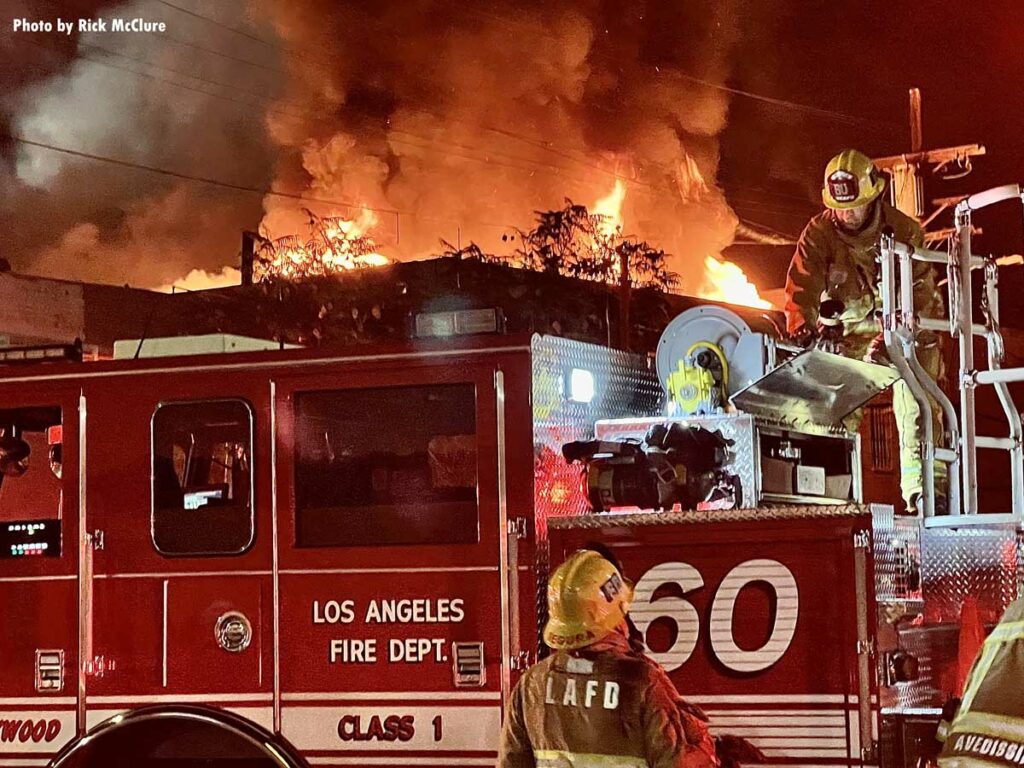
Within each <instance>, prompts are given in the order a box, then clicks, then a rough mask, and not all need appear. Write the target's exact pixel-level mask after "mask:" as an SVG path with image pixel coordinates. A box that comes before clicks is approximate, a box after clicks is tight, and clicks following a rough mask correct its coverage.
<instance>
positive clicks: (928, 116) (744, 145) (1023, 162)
mask: <svg viewBox="0 0 1024 768" xmlns="http://www.w3.org/2000/svg"><path fill="white" fill-rule="evenodd" d="M765 5H768V6H773V5H774V6H775V7H776V9H777V10H778V13H777V15H776V14H768V15H767V16H765V17H762V18H763V19H764V20H765V21H766V24H765V26H764V27H761V28H757V29H755V28H750V29H748V30H747V35H748V38H747V39H748V42H749V46H750V47H749V48H748V49H747V50H746V51H745V52H744V54H743V55H742V56H740V57H738V65H737V69H736V72H735V74H734V77H733V81H732V82H733V83H734V84H735V85H736V86H737V87H739V88H743V89H745V90H750V91H756V92H759V93H766V94H771V95H772V96H775V97H778V98H781V99H786V100H790V101H794V102H800V103H803V104H808V105H814V106H818V107H822V108H824V109H828V110H834V111H836V112H840V113H842V114H844V115H849V116H853V117H856V118H862V119H864V120H865V121H866V122H863V123H860V122H858V123H857V124H854V125H851V124H850V123H849V122H848V121H845V120H842V119H828V118H823V117H817V116H814V115H810V114H808V113H806V112H800V111H798V110H794V109H789V108H785V107H776V106H773V105H767V104H764V103H762V102H758V101H754V100H752V99H748V98H744V97H736V98H734V99H733V101H732V108H731V114H730V120H729V125H728V127H727V128H726V130H725V132H724V136H723V141H722V172H721V175H720V181H721V183H722V184H723V185H724V187H725V189H726V190H727V193H728V197H729V200H730V203H731V204H732V205H733V206H734V208H735V209H736V210H738V211H739V212H740V213H741V214H743V215H744V216H747V217H749V218H751V219H754V220H756V221H763V222H766V223H769V222H770V223H772V224H773V225H774V227H775V228H776V229H779V230H781V231H784V232H786V233H788V234H797V233H799V231H800V230H801V229H802V227H803V224H804V223H805V222H806V219H807V217H808V216H810V215H811V214H813V213H814V212H816V211H817V210H820V208H821V205H820V197H819V190H820V185H821V176H822V170H823V168H824V165H825V163H826V162H827V161H828V159H829V158H830V157H831V156H832V155H833V154H834V153H835V152H837V151H838V150H839V149H841V148H843V147H845V146H852V147H857V148H859V149H861V150H863V151H864V152H866V153H867V154H869V155H871V156H874V157H878V156H886V155H894V154H898V153H901V152H908V151H909V150H910V133H909V128H908V120H907V102H908V97H907V92H908V89H909V88H911V87H915V86H916V87H918V88H920V89H921V92H922V102H923V109H922V112H923V125H924V130H923V136H924V148H925V149H929V148H938V147H945V146H954V145H959V144H972V143H978V144H982V145H984V146H985V148H986V149H987V154H986V155H985V156H983V157H978V158H974V161H973V166H974V170H973V172H972V173H971V174H970V175H968V176H967V177H965V178H963V179H959V180H955V181H944V180H941V179H940V178H938V177H932V176H929V175H926V176H925V177H924V178H925V198H926V199H927V200H928V201H929V202H930V201H931V200H932V199H935V198H939V197H949V196H953V195H958V194H966V193H971V192H976V191H980V190H983V189H987V188H989V187H992V186H997V185H1001V184H1006V183H1011V182H1018V181H1021V180H1024V136H1022V134H1021V130H1020V126H1021V125H1024V52H1022V48H1021V44H1022V37H1021V32H1022V30H1024V3H1021V2H1018V1H1017V0H993V1H991V2H982V3H977V4H971V5H970V6H964V5H958V4H954V3H948V2H947V3H942V2H914V3H910V2H877V1H876V0H868V1H866V2H865V1H863V0H861V1H859V2H846V1H844V2H829V3H824V2H822V3H813V2H802V3H766V4H765ZM926 210H929V211H930V210H931V208H930V207H929V208H927V209H926ZM1022 220H1024V218H1022V210H1021V206H1019V205H1014V204H1012V203H1005V204H1002V205H1000V206H998V207H996V208H992V209H988V210H986V211H984V212H981V213H979V214H977V215H976V216H975V222H974V223H975V226H978V227H981V228H982V230H983V232H984V234H983V235H982V236H981V237H978V238H976V239H975V243H974V244H975V249H976V250H977V251H979V252H988V253H996V254H1012V253H1021V252H1022V248H1024V245H1022V234H1024V226H1022ZM951 222H952V214H951V213H950V212H946V213H945V214H943V215H941V216H940V217H939V218H938V219H937V220H936V222H935V223H934V224H933V225H932V226H933V228H939V227H948V226H950V225H951ZM778 250H786V249H778ZM786 261H787V258H786V255H785V254H780V255H776V256H775V257H774V261H773V263H772V264H771V265H765V273H766V274H769V275H771V276H772V277H773V278H775V279H776V280H778V279H779V277H780V275H781V273H782V272H783V271H784V269H785V263H786ZM745 266H746V263H745ZM751 271H752V272H753V271H754V268H752V269H751ZM1022 278H1024V276H1022V270H1021V269H1020V268H1014V267H1010V268H1003V269H1002V270H1001V276H1000V286H1001V290H1002V296H1003V305H1004V313H1005V314H1006V320H1007V321H1010V319H1011V312H1012V310H1013V305H1014V304H1015V303H1016V302H1014V301H1013V298H1012V297H1014V296H1018V295H1020V292H1021V290H1022V288H1024V279H1022ZM1014 319H1015V324H1017V325H1021V324H1022V322H1024V317H1018V318H1014Z"/></svg>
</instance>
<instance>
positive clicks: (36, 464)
mask: <svg viewBox="0 0 1024 768" xmlns="http://www.w3.org/2000/svg"><path fill="white" fill-rule="evenodd" d="M62 431H63V430H62V426H61V409H60V408H59V407H56V406H53V407H33V408H10V409H0V558H23V557H40V556H41V557H60V545H61V535H60V525H61V515H62V512H63V509H62V501H63V498H64V497H63V486H62V481H61V474H62V469H63V456H62Z"/></svg>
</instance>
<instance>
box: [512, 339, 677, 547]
mask: <svg viewBox="0 0 1024 768" xmlns="http://www.w3.org/2000/svg"><path fill="white" fill-rule="evenodd" d="M532 352H533V448H534V470H535V473H534V477H535V480H534V502H535V506H534V508H535V510H536V516H537V526H538V533H537V535H538V537H542V538H543V537H546V532H545V526H546V522H547V519H548V518H549V517H564V516H566V515H580V514H583V513H585V512H588V511H589V510H590V506H589V504H588V503H587V499H586V496H585V495H584V493H583V489H582V485H581V472H580V468H579V467H578V466H570V465H569V464H567V463H566V461H565V459H564V458H563V457H562V446H563V445H564V444H565V443H568V442H570V441H572V440H589V439H592V438H593V437H594V424H595V423H596V422H597V421H599V420H602V419H621V418H626V417H643V416H656V415H658V414H659V413H662V412H663V409H664V404H665V394H664V391H663V390H662V387H661V385H660V384H659V383H658V377H657V374H655V373H654V371H653V370H652V369H651V368H650V367H649V366H648V364H647V359H646V358H645V357H643V356H641V355H632V354H628V353H626V352H621V351H619V350H615V349H608V348H607V347H600V346H597V345H595V344H586V343H584V342H581V341H573V340H572V339H563V338H561V337H558V336H534V338H533V343H532ZM574 369H579V370H584V371H588V372H589V373H590V374H591V375H592V376H593V381H594V393H593V398H592V399H591V401H590V402H588V403H583V402H576V401H574V400H572V399H571V398H570V397H569V386H568V381H569V377H570V376H571V374H572V371H573V370H574Z"/></svg>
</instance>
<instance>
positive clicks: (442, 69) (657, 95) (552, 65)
mask: <svg viewBox="0 0 1024 768" xmlns="http://www.w3.org/2000/svg"><path fill="white" fill-rule="evenodd" d="M904 5H905V7H904ZM174 6H178V7H177V8H176V7H174ZM945 6H947V4H946V3H940V2H931V3H927V2H920V3H913V4H903V5H900V6H896V5H895V4H893V3H882V2H877V1H876V0H838V1H837V2H833V3H819V2H811V0H805V1H803V2H801V1H800V0H785V1H784V2H783V1H776V2H772V1H771V0H768V1H762V0H717V1H715V0H706V1H705V0H702V1H701V2H692V1H690V0H647V1H646V2H644V1H639V2H638V1H629V0H567V1H566V2H558V3H551V2H541V0H532V1H531V0H516V1H515V2H494V1H486V0H470V1H469V2H465V1H464V0H402V1H401V2H399V1H397V0H393V1H390V2H381V1H380V0H355V1H353V0H343V1H341V2H338V1H336V0H218V2H216V3H211V2H200V1H199V0H173V2H161V1H160V0H133V1H132V2H128V3H98V2H94V1H93V2H90V1H89V0H81V1H80V2H70V1H68V0H64V1H63V2H62V1H61V0H6V2H5V8H4V10H5V13H4V14H3V18H2V19H0V24H2V25H3V29H2V32H0V77H2V91H0V133H12V134H15V135H18V136H21V137H23V138H26V139H30V140H33V141H38V142H41V143H47V144H52V145H56V146H60V147H65V148H68V149H74V150H78V151H82V152H86V153H91V154H95V155H102V156H105V157H111V158H117V159H119V160H124V161H128V162H130V163H136V164H141V165H146V166H150V167H153V168H160V169H167V170H172V171H174V172H176V173H180V174H184V175H190V176H198V177H203V178H209V179H216V180H219V181H221V182H226V183H229V184H232V185H236V186H240V187H250V188H256V189H260V188H264V189H265V188H270V187H272V188H274V189H276V190H280V191H283V192H286V193H292V194H300V193H301V194H304V195H307V196H309V197H315V198H318V199H322V200H336V201H342V202H352V203H356V204H359V205H366V206H370V207H372V208H375V209H378V212H377V214H376V215H377V219H378V224H377V226H376V228H375V229H374V232H373V234H374V235H375V236H376V237H377V239H378V240H379V241H380V242H381V243H382V244H383V247H382V250H383V251H384V252H385V253H387V254H388V255H391V256H395V257H402V258H415V257H421V256H425V255H428V254H430V253H432V252H437V250H438V248H439V245H438V242H439V240H440V239H441V238H444V239H446V240H448V241H450V242H453V243H460V242H461V244H463V245H465V244H466V243H468V242H469V241H470V240H475V241H476V242H478V243H479V244H480V245H481V246H483V247H484V248H485V249H488V250H492V251H498V252H501V251H502V250H503V249H504V250H507V249H508V248H510V247H511V246H510V244H509V243H508V242H507V241H503V239H502V236H503V235H508V234H510V233H511V232H512V231H513V228H514V227H517V226H518V227H526V226H528V225H529V224H530V221H531V218H532V212H533V211H535V210H538V209H550V208H555V207H559V206H560V205H561V204H562V201H563V199H564V198H565V197H570V198H572V199H573V200H574V201H576V202H582V203H588V204H590V203H593V202H594V201H596V200H597V199H598V198H599V197H602V196H604V195H606V194H607V193H608V192H609V191H610V190H611V189H612V187H613V185H614V183H615V181H616V179H621V180H623V181H625V183H626V186H627V194H626V201H625V210H624V214H625V231H626V233H627V234H634V235H637V236H640V237H643V238H645V239H648V240H650V241H651V242H652V243H655V244H657V245H659V246H660V247H663V248H665V249H666V250H668V251H669V252H670V253H672V254H674V257H675V262H674V266H675V268H676V269H677V271H679V272H680V273H681V274H682V277H683V289H684V290H686V289H687V287H689V288H690V289H691V290H692V289H693V288H694V285H695V283H696V282H697V281H698V279H699V278H698V273H699V270H700V265H701V264H702V262H703V256H704V255H705V254H708V253H717V252H719V251H720V250H721V249H722V248H723V247H725V246H726V245H728V244H729V243H730V242H732V240H733V238H734V236H735V228H736V223H737V220H738V218H740V219H743V220H744V221H746V222H752V223H754V224H761V225H764V226H766V227H768V228H772V229H775V230H780V231H782V232H785V233H787V234H790V235H795V234H796V233H798V232H799V230H800V229H801V227H802V225H803V223H804V221H805V219H806V218H807V217H808V216H809V215H811V214H812V213H813V212H814V211H815V209H816V208H817V207H818V206H819V203H818V202H817V199H816V198H817V194H818V192H817V191H818V189H819V186H820V173H821V167H822V165H823V163H824V162H825V161H826V160H827V158H828V157H829V156H830V155H831V154H833V153H834V152H835V151H837V150H839V149H841V148H842V147H843V146H845V145H854V146H861V147H862V148H864V149H865V150H866V151H867V152H869V153H871V154H876V155H879V154H892V153H896V152H899V151H905V150H906V149H907V148H908V147H907V142H908V139H907V130H906V128H905V127H904V126H905V121H906V118H905V101H906V90H907V88H908V87H910V86H912V85H919V86H921V87H922V89H923V90H924V104H925V141H926V144H927V145H936V144H939V143H956V144H959V143H967V142H975V141H976V142H981V143H985V144H987V145H988V147H989V151H990V156H989V157H986V158H980V159H978V160H977V161H976V165H977V167H978V171H977V172H976V173H975V174H974V175H972V176H970V177H968V178H966V179H964V180H961V181H958V182H939V181H934V180H929V182H928V183H929V187H928V194H929V196H930V197H939V196H945V195H950V194H954V193H956V192H959V191H961V190H964V191H966V190H973V189H979V188H982V187H984V186H987V185H990V184H994V183H1002V182H1005V181H1009V180H1020V179H1022V178H1024V149H1022V148H1021V143H1020V142H1019V141H1017V140H1016V136H1015V129H1013V130H1011V128H1010V126H1016V125H1020V124H1021V122H1022V120H1021V118H1024V100H1022V99H1021V98H1020V93H1021V85H1022V84H1024V82H1022V81H1024V64H1022V57H1021V56H1020V55H1019V39H1017V32H1018V31H1019V30H1020V29H1021V28H1024V11H1022V4H1020V3H1018V2H1016V1H1015V0H991V1H990V2H981V3H978V4H975V5H973V6H972V7H971V10H970V13H971V14H972V18H960V19H954V18H952V17H951V15H950V14H949V13H947V12H946V11H945V10H943V8H944V7H945ZM8 9H9V10H8ZM189 11H191V12H193V13H191V14H190V13H189ZM194 14H198V15H194ZM57 16H61V17H63V18H65V19H67V18H79V17H84V18H92V17H96V18H111V17H114V16H119V17H122V18H134V17H143V18H145V19H147V20H154V21H163V22H165V23H166V24H167V31H166V32H165V33H152V34H148V33H111V32H106V33H84V34H78V33H75V34H73V35H71V36H63V35H58V34H56V33H50V34H47V33H38V34H30V33H22V32H17V33H15V32H13V31H12V28H11V23H10V21H8V17H10V18H11V19H13V18H22V17H23V18H26V19H29V20H34V19H42V20H51V21H54V20H55V19H56V18H57ZM201 17H206V18H201ZM968 54H970V59H969V62H970V66H967V65H966V64H963V63H960V64H958V58H959V57H961V56H967V55H968ZM714 85H724V86H727V87H728V88H734V89H741V90H747V91H751V92H755V93H758V94H764V95H767V96H770V97H773V98H777V99H781V100H783V101H792V102H799V104H805V105H811V106H813V107H815V108H817V110H820V111H816V110H809V109H804V108H801V107H799V106H794V105H791V104H780V103H771V102H766V101H763V100H755V99H751V98H749V97H748V96H744V95H741V94H735V93H730V92H729V91H728V90H726V89H723V88H716V87H713V86H714ZM851 118H852V119H851ZM705 182H706V183H705ZM304 207H305V208H309V209H311V210H313V211H314V212H316V213H319V214H324V215H326V214H346V213H349V214H353V215H354V214H356V213H357V212H358V211H357V209H347V208H344V207H339V206H334V205H330V204H326V203H315V202H309V201H298V200H295V199H291V198H288V197H268V196H263V195H261V194H259V193H256V192H249V191H244V190H238V189H225V188H221V187H216V186H212V185H206V184H202V183H197V182H195V181H189V180H184V179H180V178H176V177H173V176H167V175H160V174H156V173H151V172H148V171H144V170H140V169H135V168H128V167H124V166H118V165H113V164H109V163H102V162H96V161H94V160H90V159H85V158H81V157H74V156H68V155H62V154H58V153H54V152H52V151H50V150H47V149H42V148H36V147H30V146H25V145H23V144H18V143H15V142H11V141H10V140H5V139H4V138H2V137H0V227H2V229H3V231H4V233H5V237H4V239H3V241H0V242H2V245H0V257H2V258H6V259H7V260H8V261H9V262H10V263H11V264H12V266H13V268H14V269H15V270H16V271H21V272H29V273H38V274H46V275H50V276H55V277H66V278H71V279H79V280H93V281H101V282H112V283H131V284H133V285H139V286H158V285H163V284H166V283H169V282H171V281H173V280H175V279H178V278H181V277H182V276H184V275H185V274H187V273H188V272H190V271H191V270H194V269H200V270H207V271H210V272H214V273H216V272H219V271H220V270H221V269H222V268H223V267H225V266H227V265H231V264H233V263H235V262H236V260H237V255H238V244H239V237H240V231H241V230H243V229H255V228H257V227H259V226H262V227H263V229H264V231H265V232H266V233H267V234H269V235H271V236H281V235H286V234H291V233H293V232H296V231H300V232H301V231H303V228H304V222H305V218H306V217H305V214H304V213H303V211H302V209H303V208H304ZM1014 216H1015V218H1014V219H1013V221H1011V220H1010V219H1009V218H1007V219H1005V220H999V219H998V218H996V219H993V221H992V222H991V223H990V226H989V227H988V230H987V231H989V232H991V233H992V234H991V236H990V241H988V242H986V243H985V246H986V247H990V248H992V249H993V250H999V251H1019V250H1020V217H1019V213H1016V212H1015V213H1014ZM782 258H783V261H785V260H786V259H785V256H783V257H782Z"/></svg>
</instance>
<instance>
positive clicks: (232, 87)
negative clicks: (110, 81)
mask: <svg viewBox="0 0 1024 768" xmlns="http://www.w3.org/2000/svg"><path fill="white" fill-rule="evenodd" d="M78 45H79V47H80V48H89V49H91V50H94V51H99V52H101V53H105V54H107V55H108V56H117V57H118V58H120V59H127V60H128V61H134V62H137V63H139V64H144V65H145V66H147V67H152V68H153V69H157V70H160V71H161V72H167V73H169V74H172V75H179V76H180V77H187V78H189V79H191V80H196V81H198V82H201V83H207V84H208V85H215V86H217V87H219V88H228V89H230V90H233V91H238V92H240V93H245V94H248V95H250V96H254V97H256V98H257V99H260V100H261V101H268V102H270V101H273V102H276V103H278V104H291V103H294V102H287V101H280V100H277V99H275V98H273V97H270V96H266V95H265V94H262V93H258V92H256V91H250V90H247V89H245V88H240V87H239V86H237V85H234V84H233V83H223V82H220V81H219V80H212V79H210V78H205V77H199V76H198V75H193V74H191V73H189V72H183V71H182V70H180V69H172V68H171V67H165V66H164V65H162V64H156V63H155V62H152V61H149V60H148V59H140V58H138V57H137V56H129V55H128V54H126V53H120V52H118V51H112V50H110V49H109V48H104V47H103V46H101V45H92V44H91V43H83V42H79V43H78ZM83 60H85V61H94V62H95V63H97V64H104V65H106V64H107V62H100V61H96V60H95V59H83ZM125 71H126V72H133V73H134V70H129V69H126V70H125ZM160 79H161V80H162V81H163V82H165V83H168V84H170V85H179V83H175V82H173V81H171V80H163V78H160ZM202 93H207V92H206V91H202ZM208 95H210V96H216V94H213V93H210V94H208ZM296 106H300V105H298V104H296Z"/></svg>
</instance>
